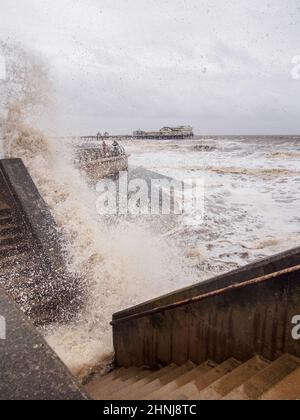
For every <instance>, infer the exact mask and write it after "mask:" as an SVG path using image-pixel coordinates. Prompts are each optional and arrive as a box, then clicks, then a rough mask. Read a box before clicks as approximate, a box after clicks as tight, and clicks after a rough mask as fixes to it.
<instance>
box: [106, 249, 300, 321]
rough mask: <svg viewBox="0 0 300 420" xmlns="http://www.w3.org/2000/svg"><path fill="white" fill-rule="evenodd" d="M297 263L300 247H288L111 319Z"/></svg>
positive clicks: (115, 315)
mask: <svg viewBox="0 0 300 420" xmlns="http://www.w3.org/2000/svg"><path fill="white" fill-rule="evenodd" d="M298 264H300V247H298V248H293V249H289V250H288V251H285V252H282V253H279V254H276V255H274V256H272V257H268V258H263V259H261V260H259V261H256V262H254V263H251V264H247V265H245V266H244V267H241V268H239V269H237V270H233V271H230V272H229V273H225V274H221V275H220V276H217V277H213V278H211V279H209V280H206V281H203V282H201V283H198V284H194V285H192V286H189V287H186V288H183V289H179V290H176V291H174V292H172V293H169V294H167V295H163V296H159V297H158V298H156V299H152V300H150V301H148V302H145V303H142V304H140V305H137V306H134V307H132V308H129V309H125V310H123V311H120V312H117V313H115V314H114V315H113V319H114V320H117V319H119V318H124V317H126V316H129V315H133V314H135V313H140V312H143V311H146V310H148V309H153V308H156V307H158V306H161V305H167V304H169V303H173V302H176V301H178V300H183V299H189V298H192V297H193V296H198V295H200V294H203V293H208V292H211V291H213V290H216V289H222V288H224V287H228V286H230V285H232V284H235V283H241V282H245V281H247V280H249V279H253V278H255V277H260V276H264V275H266V274H270V273H273V272H275V271H279V270H283V269H285V268H288V267H292V266H295V265H298Z"/></svg>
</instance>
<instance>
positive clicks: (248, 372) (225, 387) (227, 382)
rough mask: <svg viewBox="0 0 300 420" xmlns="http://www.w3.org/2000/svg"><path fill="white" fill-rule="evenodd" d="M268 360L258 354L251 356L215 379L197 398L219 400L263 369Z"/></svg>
mask: <svg viewBox="0 0 300 420" xmlns="http://www.w3.org/2000/svg"><path fill="white" fill-rule="evenodd" d="M269 364H270V362H268V361H267V360H264V359H262V358H261V357H259V356H255V357H253V358H252V359H251V360H249V361H248V362H246V363H244V364H243V365H241V366H239V367H237V368H236V369H234V370H233V371H232V372H230V373H228V375H226V376H224V377H222V378H221V379H219V380H217V381H216V382H214V383H213V384H211V385H210V386H208V387H207V388H205V389H204V390H203V391H201V392H200V394H199V397H198V399H199V400H221V399H222V398H223V397H225V395H227V394H229V393H230V392H231V391H232V390H233V389H235V388H237V387H238V386H240V385H242V384H243V383H245V382H247V381H248V380H249V379H251V378H252V377H253V376H255V375H256V374H257V373H258V372H260V371H262V370H263V369H265V368H266V367H267V366H268V365H269Z"/></svg>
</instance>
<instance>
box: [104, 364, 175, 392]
mask: <svg viewBox="0 0 300 420" xmlns="http://www.w3.org/2000/svg"><path fill="white" fill-rule="evenodd" d="M177 368H178V366H177V365H176V364H174V363H172V364H171V365H169V366H166V367H164V368H162V369H159V370H158V371H156V372H153V373H151V374H150V375H148V376H146V377H145V378H143V379H140V380H139V381H137V382H135V383H134V384H132V385H129V386H127V387H126V388H124V389H123V390H121V391H119V392H116V393H114V394H112V399H116V400H122V399H125V400H126V399H127V397H129V396H130V397H131V398H132V399H135V398H134V396H135V393H137V392H138V391H139V390H140V389H143V388H144V387H145V386H147V385H148V384H149V383H150V382H152V381H155V380H156V379H159V378H161V377H162V376H164V375H165V374H167V373H169V372H172V371H174V370H175V369H177Z"/></svg>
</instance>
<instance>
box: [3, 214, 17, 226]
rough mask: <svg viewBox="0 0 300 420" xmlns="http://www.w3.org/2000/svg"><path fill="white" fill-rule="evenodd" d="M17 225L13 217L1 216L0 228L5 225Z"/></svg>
mask: <svg viewBox="0 0 300 420" xmlns="http://www.w3.org/2000/svg"><path fill="white" fill-rule="evenodd" d="M14 223H15V221H14V218H13V216H9V215H8V216H2V217H1V216H0V226H3V225H12V224H14Z"/></svg>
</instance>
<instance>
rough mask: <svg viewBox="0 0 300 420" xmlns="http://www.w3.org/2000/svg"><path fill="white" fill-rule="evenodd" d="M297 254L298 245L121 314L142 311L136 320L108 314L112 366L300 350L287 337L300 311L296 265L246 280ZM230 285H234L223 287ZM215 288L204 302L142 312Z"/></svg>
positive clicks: (268, 355) (299, 277)
mask: <svg viewBox="0 0 300 420" xmlns="http://www.w3.org/2000/svg"><path fill="white" fill-rule="evenodd" d="M298 255H299V249H298V250H292V251H290V252H287V253H284V254H281V255H280V256H276V257H273V258H271V259H267V260H264V261H263V262H260V263H257V264H252V265H251V266H247V267H245V268H244V269H241V270H238V271H235V272H233V273H229V274H228V275H226V276H220V277H218V278H216V279H213V280H211V281H209V282H206V284H203V285H201V284H200V285H198V286H195V287H191V288H188V289H184V290H182V291H176V292H175V293H173V294H170V295H168V296H164V297H162V298H159V299H157V300H154V301H151V302H150V303H147V304H145V305H140V307H136V308H134V309H131V310H128V311H125V312H123V313H122V314H123V316H124V314H125V315H126V316H131V315H132V314H135V316H139V315H138V314H140V317H139V318H136V319H127V320H126V318H125V317H123V318H122V316H121V315H122V314H120V313H119V314H117V315H116V316H114V317H113V335H114V346H115V351H116V363H117V365H118V366H126V367H128V366H143V365H149V366H151V367H154V366H157V365H159V364H161V365H168V364H170V363H172V362H174V363H178V364H183V363H185V362H186V361H187V360H191V361H193V362H194V363H202V362H204V361H206V360H208V359H211V360H213V361H215V362H217V363H221V362H223V361H225V360H227V359H228V358H230V357H235V358H237V359H239V360H240V361H243V362H244V361H247V360H248V359H250V358H251V357H252V356H253V355H254V354H260V355H262V356H263V357H265V358H267V359H269V360H275V359H276V358H277V357H279V356H280V355H281V354H283V353H285V352H288V353H291V354H294V355H296V356H298V357H300V341H299V340H298V341H296V340H294V339H293V338H292V328H293V326H292V318H293V317H294V316H295V315H300V268H298V269H295V270H294V271H293V272H284V271H283V272H282V273H280V274H277V275H275V276H270V277H269V278H268V279H267V280H265V281H262V282H259V283H257V284H250V283H245V281H246V280H249V279H255V278H256V277H259V276H262V275H264V274H266V273H267V272H269V273H270V272H274V271H277V270H279V269H282V268H286V266H290V267H292V266H296V265H297V263H298V264H299V258H298ZM230 284H231V285H232V284H239V287H238V288H230V287H229V288H228V289H227V290H223V288H224V287H225V288H226V287H227V286H228V285H230ZM212 291H215V293H214V294H213V295H211V296H206V297H205V298H204V299H203V300H201V301H197V302H190V303H186V304H183V305H182V306H178V307H173V308H171V309H170V308H169V309H163V308H161V309H160V310H159V312H158V313H152V314H151V313H148V314H147V313H146V314H144V315H143V314H142V313H143V311H147V310H149V309H150V310H151V308H159V307H161V306H163V305H166V304H171V303H173V304H174V303H176V302H181V303H182V301H184V300H185V299H188V298H190V297H191V296H193V297H195V296H197V295H201V294H205V293H207V292H212Z"/></svg>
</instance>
